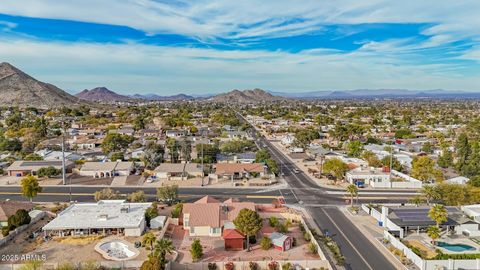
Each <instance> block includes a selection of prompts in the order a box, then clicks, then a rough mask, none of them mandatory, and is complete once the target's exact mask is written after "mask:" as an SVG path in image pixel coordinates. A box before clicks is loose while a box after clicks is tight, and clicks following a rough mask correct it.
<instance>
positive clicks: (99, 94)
mask: <svg viewBox="0 0 480 270" xmlns="http://www.w3.org/2000/svg"><path fill="white" fill-rule="evenodd" d="M75 96H76V97H78V98H80V99H83V100H88V101H96V102H114V101H128V100H130V99H131V98H130V97H128V96H123V95H120V94H117V93H115V92H113V91H112V90H110V89H108V88H106V87H96V88H93V89H91V90H88V89H85V90H83V91H82V92H80V93H77V94H75Z"/></svg>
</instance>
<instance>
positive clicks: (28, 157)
mask: <svg viewBox="0 0 480 270" xmlns="http://www.w3.org/2000/svg"><path fill="white" fill-rule="evenodd" d="M23 159H24V160H29V161H30V160H33V161H36V160H43V158H42V156H40V155H38V154H35V153H32V154H28V155H26V156H25V158H23Z"/></svg>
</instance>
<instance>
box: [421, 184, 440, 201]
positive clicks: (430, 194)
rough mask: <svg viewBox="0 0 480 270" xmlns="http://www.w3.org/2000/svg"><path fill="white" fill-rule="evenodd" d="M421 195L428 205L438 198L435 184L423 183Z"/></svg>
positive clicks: (438, 194)
mask: <svg viewBox="0 0 480 270" xmlns="http://www.w3.org/2000/svg"><path fill="white" fill-rule="evenodd" d="M422 195H423V196H424V197H425V200H426V201H427V204H428V205H430V202H431V201H432V200H438V199H440V193H439V192H438V189H437V188H436V187H435V186H427V185H424V186H423V188H422Z"/></svg>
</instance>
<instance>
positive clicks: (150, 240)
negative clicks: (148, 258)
mask: <svg viewBox="0 0 480 270" xmlns="http://www.w3.org/2000/svg"><path fill="white" fill-rule="evenodd" d="M155 241H157V238H156V237H155V235H154V234H153V233H152V232H147V233H145V234H144V235H143V238H142V245H143V246H149V247H150V250H152V251H153V244H155Z"/></svg>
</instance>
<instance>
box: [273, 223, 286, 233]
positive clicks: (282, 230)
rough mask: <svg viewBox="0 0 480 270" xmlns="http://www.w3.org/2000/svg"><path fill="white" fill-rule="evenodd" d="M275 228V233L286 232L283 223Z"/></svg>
mask: <svg viewBox="0 0 480 270" xmlns="http://www.w3.org/2000/svg"><path fill="white" fill-rule="evenodd" d="M275 228H276V229H277V232H279V233H286V232H288V227H287V225H285V224H284V223H278V224H277V226H276V227H275Z"/></svg>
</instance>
